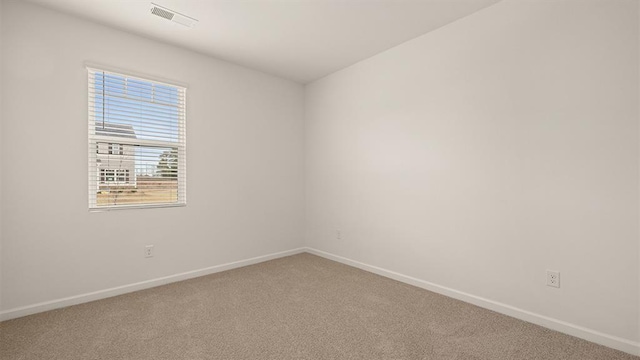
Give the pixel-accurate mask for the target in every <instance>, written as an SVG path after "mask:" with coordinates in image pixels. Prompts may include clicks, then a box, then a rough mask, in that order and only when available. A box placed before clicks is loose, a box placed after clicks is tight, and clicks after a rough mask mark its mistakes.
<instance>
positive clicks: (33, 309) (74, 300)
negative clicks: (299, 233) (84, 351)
mask: <svg viewBox="0 0 640 360" xmlns="http://www.w3.org/2000/svg"><path fill="white" fill-rule="evenodd" d="M302 252H304V248H299V249H293V250H287V251H282V252H278V253H273V254H269V255H263V256H258V257H254V258H251V259H245V260H240V261H234V262H230V263H226V264H221V265H216V266H211V267H207V268H204V269H198V270H193V271H187V272H183V273H180V274H175V275H169V276H165V277H161V278H156V279H151V280H146V281H141V282H138V283H134V284H128V285H123V286H118V287H114V288H111V289H105V290H99V291H94V292H90V293H86V294H80V295H75V296H70V297H66V298H62V299H56V300H51V301H46V302H41V303H38V304H33V305H28V306H22V307H18V308H14V309H9V310H4V311H0V321H5V320H10V319H15V318H19V317H22V316H27V315H32V314H36V313H40V312H44V311H49V310H54V309H59V308H63V307H67V306H71V305H77V304H82V303H86V302H89V301H94V300H100V299H105V298H109V297H112V296H117V295H122V294H126V293H130V292H134V291H138V290H144V289H148V288H152V287H156V286H160V285H165V284H169V283H173V282H176V281H182V280H187V279H192V278H195V277H199V276H204V275H209V274H214V273H217V272H221V271H226V270H231V269H235V268H239V267H243V266H248V265H253V264H257V263H261V262H264V261H269V260H273V259H277V258H281V257H285V256H290V255H295V254H299V253H302Z"/></svg>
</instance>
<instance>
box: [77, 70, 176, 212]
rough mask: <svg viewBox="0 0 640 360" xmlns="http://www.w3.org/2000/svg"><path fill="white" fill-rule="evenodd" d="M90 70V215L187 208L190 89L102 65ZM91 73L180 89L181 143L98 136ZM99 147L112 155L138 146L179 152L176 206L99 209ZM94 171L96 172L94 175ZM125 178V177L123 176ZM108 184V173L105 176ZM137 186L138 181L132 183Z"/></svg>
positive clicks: (117, 206)
mask: <svg viewBox="0 0 640 360" xmlns="http://www.w3.org/2000/svg"><path fill="white" fill-rule="evenodd" d="M86 69H87V79H88V84H87V85H88V86H87V90H88V91H87V97H88V119H89V121H88V134H89V136H88V137H89V171H88V173H89V176H88V180H89V211H105V210H118V209H141V208H162V207H182V206H186V205H187V194H186V189H187V161H186V160H187V157H186V145H187V140H186V131H187V128H186V120H187V119H186V118H187V104H186V97H187V86H186V84H180V83H178V82H174V81H166V80H161V79H158V78H157V77H153V76H148V75H144V74H135V73H134V72H131V71H123V70H119V69H114V68H109V67H105V66H101V65H94V64H86ZM91 72H105V73H110V74H114V75H118V76H124V77H126V78H128V79H136V80H140V81H146V82H153V83H155V84H158V85H164V86H171V87H175V88H178V89H180V90H181V91H182V92H183V94H184V104H183V108H182V109H181V110H182V116H179V118H178V121H179V126H178V139H182V141H178V142H171V141H160V140H147V139H129V138H123V137H111V136H104V135H96V130H95V129H96V119H95V115H94V113H93V111H91V109H92V106H95V99H93V98H92V96H91V91H92V84H91ZM98 143H107V144H108V148H107V153H109V152H111V149H112V145H116V144H117V145H118V146H119V148H120V151H121V152H123V153H124V147H125V145H133V146H135V145H139V146H152V147H165V148H166V147H168V148H177V150H178V198H177V201H176V202H167V203H146V204H144V203H142V204H119V205H100V206H98V204H97V193H98V191H99V189H100V186H99V185H100V176H101V174H100V171H99V169H97V168H98V166H99V165H98V162H97V161H96V160H97V158H98V156H97V155H98V153H99V150H98V149H99V147H98ZM92 169H96V170H95V172H94V171H92ZM123 176H124V175H123ZM135 176H136V173H135V172H134V173H130V174H129V178H130V180H131V177H134V178H135ZM114 180H117V171H114ZM105 182H107V181H106V173H105ZM133 182H134V183H135V182H136V181H133Z"/></svg>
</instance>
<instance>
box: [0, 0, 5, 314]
mask: <svg viewBox="0 0 640 360" xmlns="http://www.w3.org/2000/svg"><path fill="white" fill-rule="evenodd" d="M3 3H4V0H0V309H2V143H3V142H4V141H3V139H2V87H3V83H4V82H3V81H2V71H3V70H2V38H3V36H2V5H3Z"/></svg>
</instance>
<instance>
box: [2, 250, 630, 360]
mask: <svg viewBox="0 0 640 360" xmlns="http://www.w3.org/2000/svg"><path fill="white" fill-rule="evenodd" d="M0 359H2V360H14V359H15V360H17V359H21V360H22V359H25V360H26V359H34V360H35V359H37V360H45V359H64V360H72V359H82V360H89V359H113V360H116V359H131V360H143V359H154V360H159V359H171V360H180V359H509V360H513V359H554V360H556V359H580V360H585V359H598V360H610V359H639V358H637V357H633V356H631V355H627V354H624V353H622V352H619V351H615V350H612V349H609V348H606V347H602V346H598V345H595V344H592V343H589V342H586V341H583V340H580V339H577V338H574V337H571V336H568V335H563V334H560V333H558V332H555V331H551V330H548V329H544V328H542V327H539V326H536V325H532V324H529V323H526V322H523V321H520V320H516V319H514V318H510V317H507V316H504V315H500V314H498V313H495V312H492V311H489V310H485V309H482V308H479V307H476V306H473V305H470V304H466V303H464V302H461V301H457V300H454V299H451V298H447V297H445V296H441V295H438V294H435V293H432V292H429V291H426V290H423V289H419V288H416V287H413V286H410V285H406V284H403V283H400V282H397V281H393V280H390V279H386V278H384V277H380V276H377V275H374V274H371V273H367V272H365V271H361V270H359V269H355V268H352V267H349V266H345V265H342V264H339V263H336V262H333V261H329V260H326V259H323V258H320V257H317V256H314V255H310V254H300V255H295V256H290V257H286V258H282V259H278V260H273V261H269V262H265V263H261V264H257V265H253V266H248V267H244V268H240V269H235V270H231V271H226V272H222V273H218V274H214V275H209V276H204V277H200V278H196V279H192V280H187V281H182V282H179V283H174V284H170V285H166V286H161V287H157V288H153V289H149V290H143V291H139V292H135V293H131V294H126V295H122V296H117V297H113V298H109V299H104V300H100V301H95V302H91V303H86V304H82V305H77V306H72V307H68V308H64V309H60V310H54V311H49V312H46V313H41V314H36V315H32V316H27V317H23V318H20V319H14V320H10V321H5V322H2V323H0Z"/></svg>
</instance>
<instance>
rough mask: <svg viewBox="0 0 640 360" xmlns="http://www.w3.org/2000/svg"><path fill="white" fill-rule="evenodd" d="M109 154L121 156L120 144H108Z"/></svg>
mask: <svg viewBox="0 0 640 360" xmlns="http://www.w3.org/2000/svg"><path fill="white" fill-rule="evenodd" d="M109 154H112V155H123V148H122V146H120V144H109Z"/></svg>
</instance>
